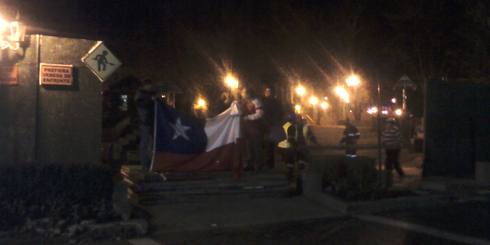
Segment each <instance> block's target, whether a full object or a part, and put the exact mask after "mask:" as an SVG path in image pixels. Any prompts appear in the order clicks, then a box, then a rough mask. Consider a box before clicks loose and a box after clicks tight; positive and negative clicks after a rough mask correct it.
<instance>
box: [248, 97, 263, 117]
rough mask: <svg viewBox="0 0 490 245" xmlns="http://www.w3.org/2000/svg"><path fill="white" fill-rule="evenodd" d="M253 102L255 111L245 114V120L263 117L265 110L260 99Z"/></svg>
mask: <svg viewBox="0 0 490 245" xmlns="http://www.w3.org/2000/svg"><path fill="white" fill-rule="evenodd" d="M252 103H254V106H255V113H253V114H249V115H247V116H245V118H244V119H245V120H250V121H255V120H258V119H260V118H262V116H263V115H264V110H263V109H262V105H261V103H260V101H259V100H258V99H254V100H253V101H252Z"/></svg>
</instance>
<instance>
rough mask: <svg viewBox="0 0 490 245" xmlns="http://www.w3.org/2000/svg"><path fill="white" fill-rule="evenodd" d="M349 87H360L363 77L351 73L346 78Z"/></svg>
mask: <svg viewBox="0 0 490 245" xmlns="http://www.w3.org/2000/svg"><path fill="white" fill-rule="evenodd" d="M345 83H346V84H347V86H348V87H358V86H359V85H360V84H361V79H360V78H359V76H357V75H356V74H351V75H350V76H348V77H347V78H346V79H345Z"/></svg>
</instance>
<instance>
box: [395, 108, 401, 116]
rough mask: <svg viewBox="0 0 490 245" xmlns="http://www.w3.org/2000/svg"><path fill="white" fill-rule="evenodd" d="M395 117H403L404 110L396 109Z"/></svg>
mask: <svg viewBox="0 0 490 245" xmlns="http://www.w3.org/2000/svg"><path fill="white" fill-rule="evenodd" d="M395 115H397V116H401V115H403V110H402V109H396V110H395Z"/></svg>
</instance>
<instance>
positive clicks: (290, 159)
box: [277, 113, 307, 195]
mask: <svg viewBox="0 0 490 245" xmlns="http://www.w3.org/2000/svg"><path fill="white" fill-rule="evenodd" d="M286 120H287V121H286V123H284V125H283V130H284V133H285V134H286V139H285V140H283V141H281V142H279V144H278V145H277V146H278V148H279V151H280V153H281V156H282V160H283V161H284V163H285V164H286V167H287V170H288V173H287V176H288V183H289V192H290V194H293V195H295V194H296V195H297V194H301V193H302V179H301V174H300V172H301V171H302V170H303V169H304V168H305V165H306V162H305V156H306V154H305V153H306V152H305V147H306V137H305V136H306V135H305V134H304V132H307V131H306V130H303V128H304V127H306V125H305V124H304V122H303V120H302V119H301V116H299V115H296V114H294V113H290V114H289V115H288V116H287V119H286Z"/></svg>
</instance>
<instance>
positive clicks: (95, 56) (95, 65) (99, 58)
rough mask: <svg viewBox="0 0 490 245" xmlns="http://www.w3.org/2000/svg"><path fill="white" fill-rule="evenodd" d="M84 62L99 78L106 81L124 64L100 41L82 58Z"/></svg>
mask: <svg viewBox="0 0 490 245" xmlns="http://www.w3.org/2000/svg"><path fill="white" fill-rule="evenodd" d="M82 62H83V63H84V64H85V65H86V66H87V67H88V68H89V69H90V70H91V71H92V72H93V73H94V74H95V75H96V76H97V78H99V80H100V81H101V82H103V81H105V80H106V79H107V78H108V77H109V76H110V75H111V74H112V73H114V71H116V70H117V68H119V67H120V66H121V65H122V63H121V61H119V59H117V57H116V56H114V54H112V52H111V51H110V50H109V49H108V48H107V47H106V46H105V45H104V43H103V42H101V41H99V42H97V44H95V46H94V47H92V49H90V51H89V52H88V53H87V54H86V55H85V56H83V57H82Z"/></svg>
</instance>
